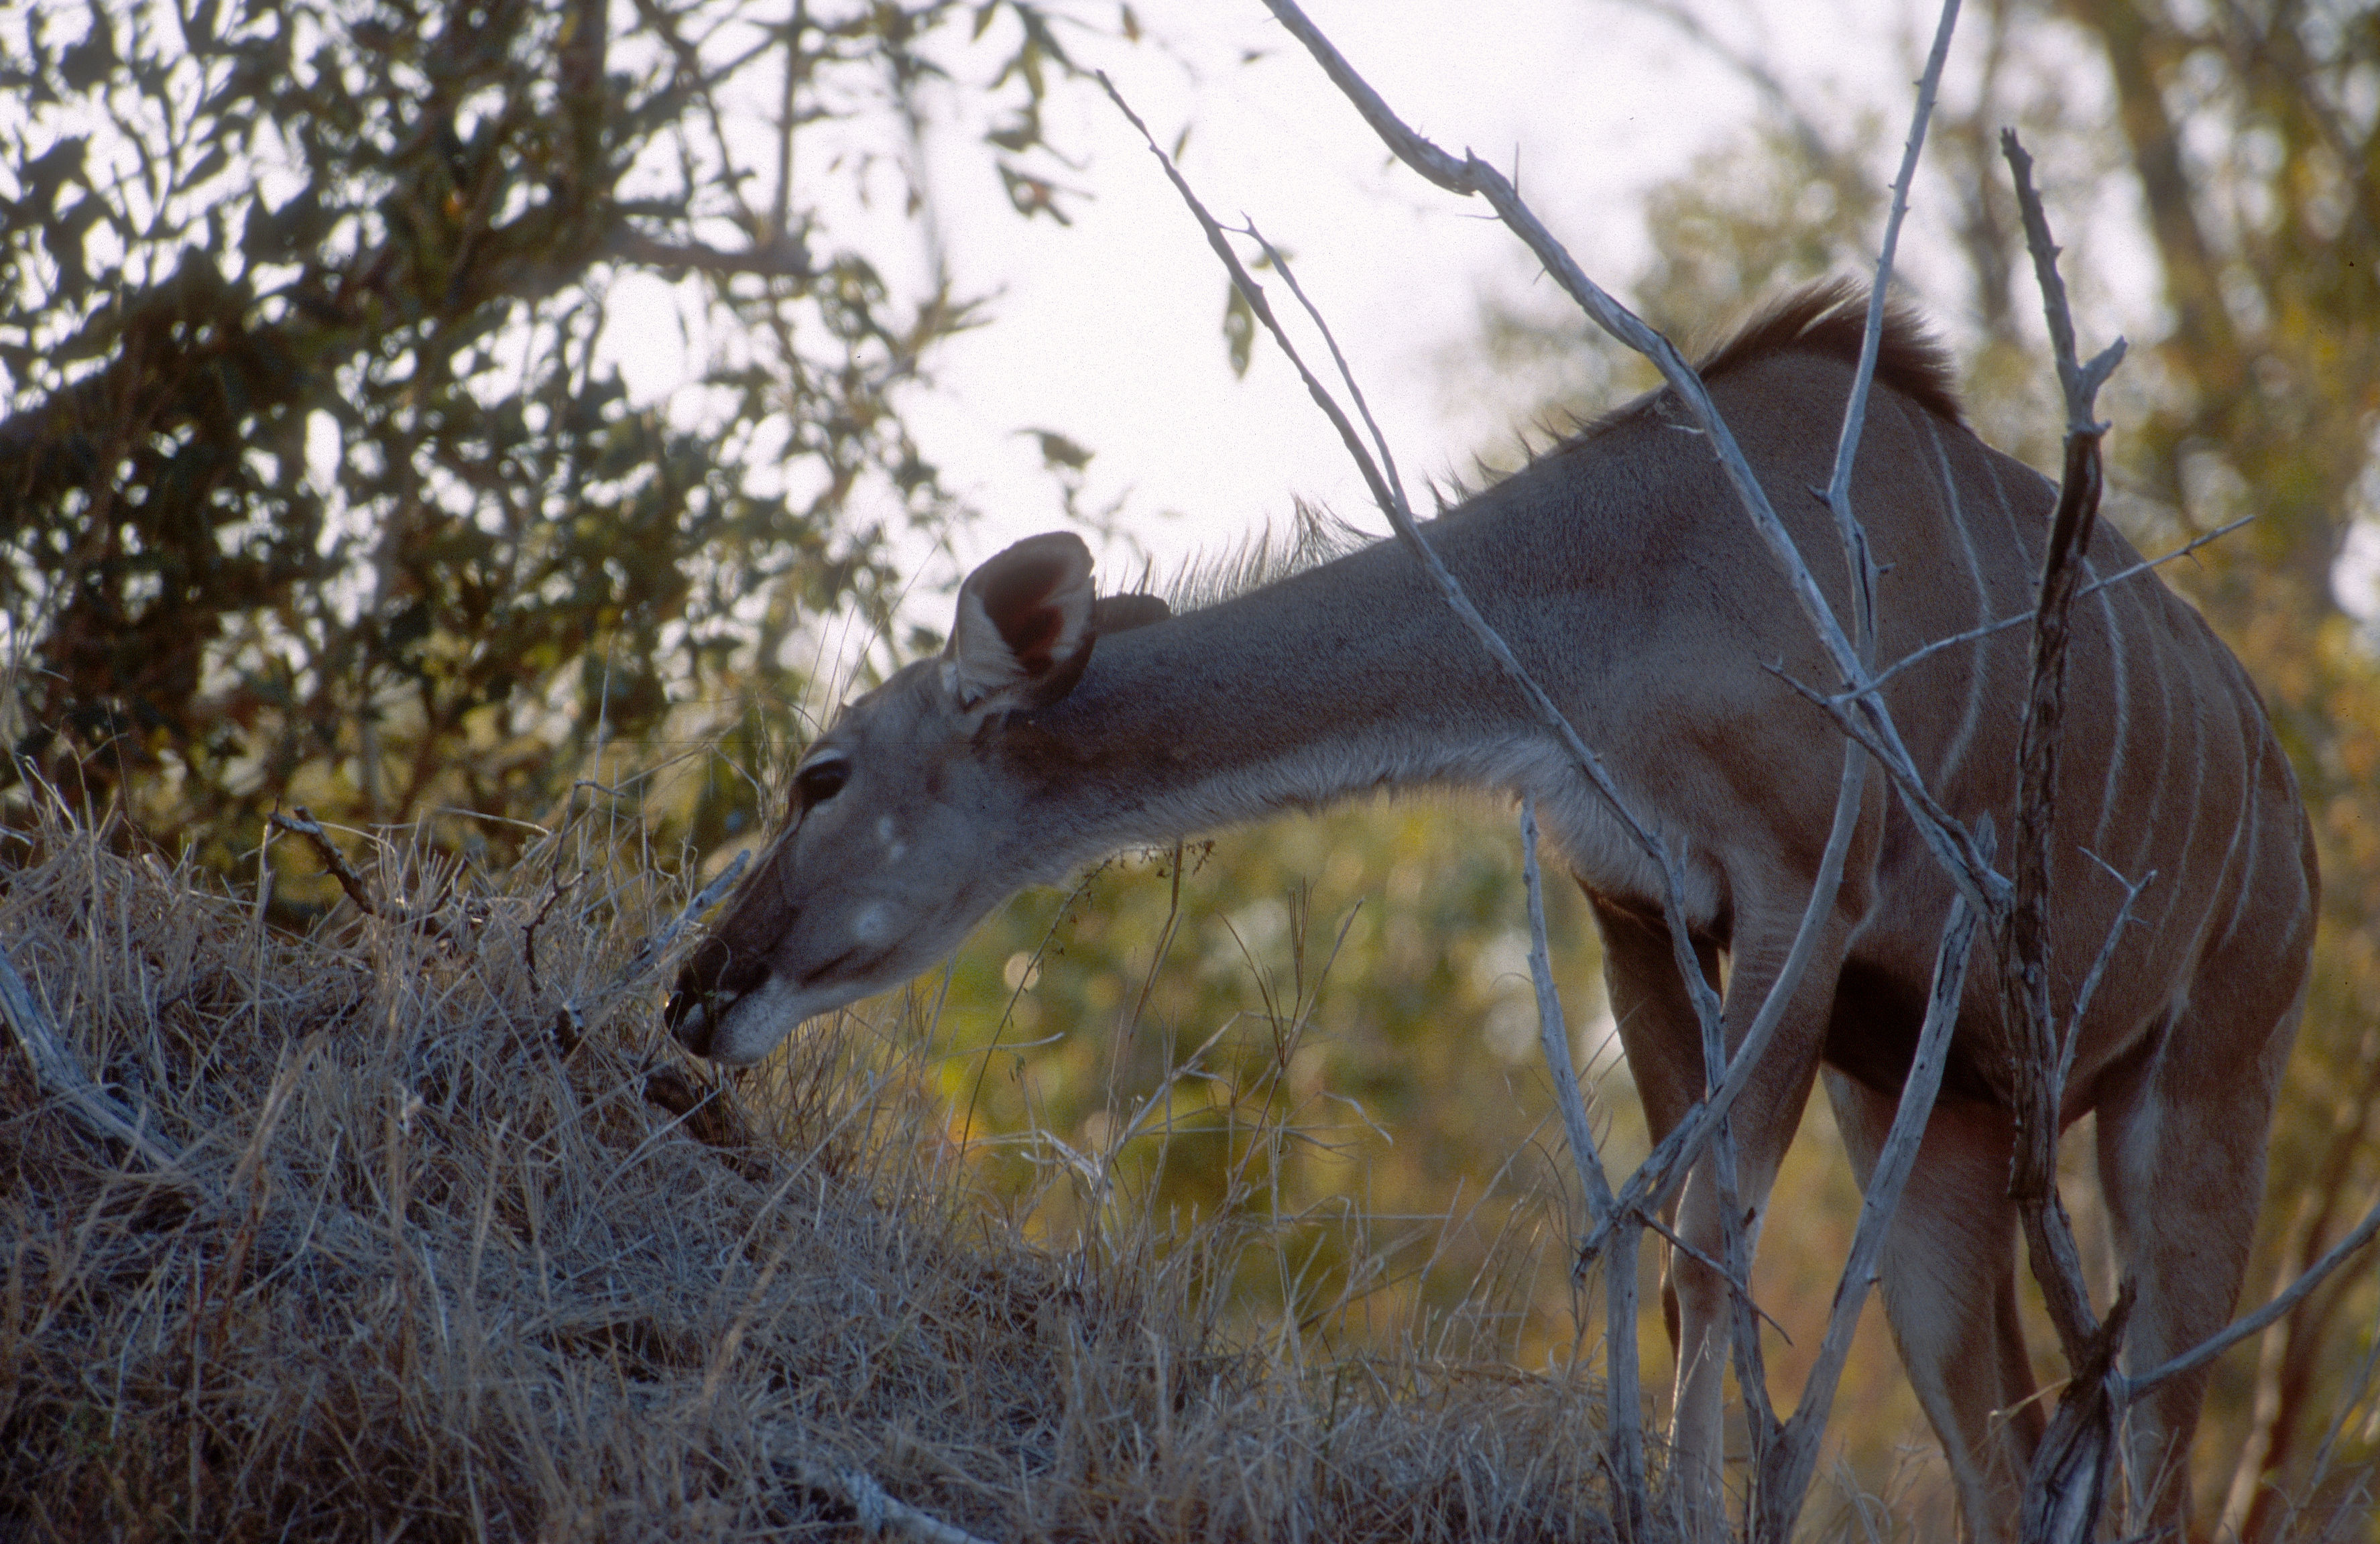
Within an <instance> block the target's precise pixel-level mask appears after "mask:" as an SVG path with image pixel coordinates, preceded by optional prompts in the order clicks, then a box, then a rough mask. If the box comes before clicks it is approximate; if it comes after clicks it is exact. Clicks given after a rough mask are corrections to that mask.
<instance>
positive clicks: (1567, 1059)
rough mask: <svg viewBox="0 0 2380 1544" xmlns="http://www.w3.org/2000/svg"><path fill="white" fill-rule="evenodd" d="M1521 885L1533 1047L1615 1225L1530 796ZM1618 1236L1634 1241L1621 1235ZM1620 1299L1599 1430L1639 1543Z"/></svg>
mask: <svg viewBox="0 0 2380 1544" xmlns="http://www.w3.org/2000/svg"><path fill="white" fill-rule="evenodd" d="M1521 879H1522V882H1523V884H1524V887H1525V888H1526V890H1527V892H1528V901H1529V983H1530V985H1531V986H1533V987H1535V988H1536V994H1537V1044H1538V1048H1539V1049H1540V1050H1542V1051H1543V1052H1545V1058H1546V1071H1547V1073H1548V1075H1549V1076H1551V1077H1552V1078H1553V1082H1554V1102H1555V1103H1556V1104H1557V1105H1559V1106H1560V1109H1561V1118H1562V1132H1563V1135H1564V1136H1566V1137H1569V1139H1570V1153H1571V1161H1572V1162H1573V1163H1575V1164H1577V1165H1578V1178H1579V1184H1580V1185H1581V1187H1582V1188H1584V1189H1585V1192H1586V1206H1587V1214H1588V1215H1589V1216H1591V1217H1593V1218H1594V1219H1595V1221H1596V1222H1597V1223H1602V1222H1607V1221H1608V1220H1610V1219H1612V1218H1613V1217H1614V1215H1615V1213H1616V1211H1617V1209H1618V1203H1617V1201H1616V1200H1615V1198H1613V1196H1612V1194H1611V1181H1610V1180H1609V1178H1608V1177H1606V1176H1605V1174H1604V1172H1603V1159H1602V1156H1601V1154H1599V1153H1598V1152H1597V1150H1596V1146H1595V1131H1594V1128H1593V1126H1592V1125H1589V1124H1588V1121H1587V1114H1586V1099H1585V1095H1584V1094H1583V1093H1581V1091H1580V1089H1579V1085H1578V1071H1577V1068H1576V1067H1575V1066H1573V1064H1572V1062H1571V1044H1570V1029H1569V1027H1568V1026H1567V1025H1566V1023H1565V1022H1564V1020H1563V1016H1562V1005H1561V993H1560V991H1557V990H1556V989H1555V987H1554V972H1553V960H1552V955H1551V950H1550V946H1549V945H1548V942H1547V941H1546V899H1545V887H1544V884H1543V883H1542V881H1540V879H1539V876H1538V872H1537V800H1536V795H1534V794H1523V795H1522V796H1521ZM1621 1232H1622V1233H1623V1234H1626V1236H1628V1237H1630V1238H1631V1239H1633V1237H1634V1236H1635V1235H1634V1234H1633V1232H1632V1231H1630V1230H1627V1229H1624V1228H1623V1229H1622V1230H1621ZM1583 1270H1585V1256H1581V1257H1580V1259H1579V1262H1578V1265H1577V1267H1576V1268H1575V1269H1574V1270H1573V1277H1572V1279H1573V1281H1575V1280H1576V1279H1577V1275H1578V1273H1579V1272H1580V1271H1583ZM1629 1274H1630V1282H1631V1284H1632V1285H1633V1281H1634V1274H1635V1272H1634V1265H1633V1260H1632V1261H1631V1262H1630V1266H1629ZM1622 1298H1623V1295H1622V1294H1621V1292H1620V1291H1619V1290H1617V1283H1614V1286H1613V1289H1612V1290H1610V1291H1609V1292H1608V1293H1607V1294H1606V1297H1605V1308H1606V1315H1605V1319H1606V1322H1605V1330H1604V1333H1605V1339H1606V1341H1607V1343H1608V1344H1609V1347H1610V1350H1609V1352H1608V1353H1607V1355H1606V1356H1605V1357H1604V1408H1605V1412H1606V1418H1605V1421H1604V1429H1605V1431H1606V1432H1607V1433H1608V1434H1609V1439H1610V1446H1609V1462H1610V1464H1611V1469H1612V1476H1611V1482H1612V1493H1613V1494H1615V1495H1617V1496H1620V1497H1622V1498H1624V1499H1625V1501H1626V1503H1627V1505H1626V1506H1625V1508H1623V1512H1622V1515H1621V1527H1622V1530H1623V1533H1624V1535H1625V1537H1627V1538H1642V1537H1643V1526H1642V1519H1641V1518H1640V1517H1637V1516H1635V1515H1634V1512H1635V1509H1636V1503H1637V1501H1638V1498H1640V1497H1642V1496H1643V1495H1644V1494H1645V1425H1644V1420H1643V1418H1642V1416H1641V1415H1640V1413H1639V1412H1640V1408H1641V1404H1642V1401H1641V1397H1640V1395H1639V1392H1638V1389H1637V1373H1636V1358H1635V1356H1634V1355H1633V1352H1634V1349H1635V1344H1636V1323H1635V1317H1636V1314H1635V1300H1634V1299H1635V1295H1634V1294H1633V1292H1631V1293H1629V1294H1626V1295H1625V1300H1626V1302H1627V1309H1628V1312H1627V1318H1626V1319H1624V1320H1623V1319H1621V1316H1620V1305H1621V1301H1622ZM1623 1343H1625V1344H1626V1345H1627V1347H1628V1348H1629V1351H1630V1353H1631V1355H1629V1356H1624V1357H1623V1356H1621V1355H1620V1354H1619V1349H1618V1348H1619V1347H1620V1346H1621V1344H1623Z"/></svg>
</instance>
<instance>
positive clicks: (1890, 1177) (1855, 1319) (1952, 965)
mask: <svg viewBox="0 0 2380 1544" xmlns="http://www.w3.org/2000/svg"><path fill="white" fill-rule="evenodd" d="M1977 837H1978V841H1979V843H1980V845H1982V847H1983V850H1984V852H1985V856H1986V857H1989V856H1990V852H1991V838H1992V833H1991V830H1990V828H1989V826H1988V824H1986V825H1985V827H1984V828H1983V829H1982V830H1980V831H1979V832H1978V833H1977ZM1979 921H1980V918H1977V917H1976V916H1975V914H1974V912H1973V910H1972V909H1971V908H1970V907H1969V906H1968V905H1967V903H1966V900H1965V898H1964V897H1960V898H1958V899H1956V900H1953V901H1952V902H1951V905H1950V921H1949V926H1947V927H1945V928H1944V929H1943V930H1942V943H1941V947H1940V948H1939V949H1938V950H1937V952H1936V954H1935V956H1934V986H1933V990H1932V991H1931V992H1930V993H1929V994H1928V995H1927V998H1926V1002H1925V1027H1923V1028H1922V1029H1921V1030H1920V1031H1919V1032H1918V1037H1917V1052H1916V1055H1915V1057H1914V1058H1913V1060H1912V1061H1911V1062H1910V1064H1909V1076H1908V1077H1907V1078H1906V1079H1905V1080H1904V1081H1903V1082H1902V1084H1901V1086H1900V1108H1899V1109H1898V1110H1896V1111H1895V1112H1893V1117H1892V1127H1891V1130H1890V1132H1889V1133H1888V1135H1887V1136H1886V1137H1885V1140H1884V1147H1883V1149H1881V1150H1880V1151H1879V1152H1878V1153H1877V1155H1876V1169H1875V1172H1874V1173H1871V1174H1870V1175H1869V1176H1868V1182H1867V1187H1866V1194H1865V1195H1864V1197H1863V1198H1862V1199H1861V1202H1860V1217H1859V1225H1858V1227H1857V1228H1856V1229H1855V1230H1854V1231H1853V1233H1852V1247H1851V1255H1850V1258H1848V1259H1846V1260H1845V1261H1844V1263H1843V1273H1842V1278H1841V1280H1840V1282H1838V1283H1836V1286H1835V1302H1834V1307H1833V1310H1832V1311H1831V1313H1830V1314H1829V1315H1828V1320H1827V1333H1826V1338H1825V1339H1824V1340H1822V1341H1820V1342H1819V1343H1818V1359H1817V1362H1816V1364H1815V1366H1814V1367H1812V1368H1811V1369H1810V1376H1809V1378H1808V1380H1806V1381H1805V1382H1804V1383H1803V1385H1802V1397H1801V1400H1800V1402H1799V1403H1798V1404H1795V1405H1794V1407H1793V1416H1792V1418H1791V1420H1789V1421H1787V1422H1786V1423H1785V1426H1784V1428H1783V1429H1782V1430H1781V1431H1779V1433H1778V1434H1777V1438H1776V1441H1774V1442H1773V1443H1772V1444H1771V1445H1770V1446H1769V1449H1768V1451H1767V1453H1766V1454H1765V1455H1764V1459H1763V1462H1762V1463H1761V1464H1760V1465H1758V1466H1757V1467H1756V1468H1755V1471H1754V1479H1753V1487H1754V1489H1753V1497H1752V1524H1753V1526H1752V1537H1753V1538H1755V1539H1760V1540H1779V1541H1781V1540H1784V1539H1786V1538H1791V1535H1792V1531H1793V1524H1794V1520H1795V1519H1796V1518H1798V1517H1800V1516H1801V1514H1802V1501H1803V1497H1804V1496H1806V1495H1807V1494H1808V1492H1809V1488H1810V1479H1811V1477H1812V1476H1813V1475H1814V1474H1815V1472H1816V1470H1817V1463H1818V1444H1819V1441H1820V1440H1821V1439H1822V1438H1824V1437H1825V1435H1826V1429H1827V1418H1828V1416H1829V1415H1830V1414H1831V1413H1832V1410H1833V1407H1834V1399H1835V1391H1836V1389H1837V1387H1838V1386H1839V1385H1840V1381H1841V1379H1842V1371H1843V1365H1844V1363H1845V1361H1846V1360H1847V1359H1848V1358H1849V1357H1850V1356H1851V1349H1852V1333H1853V1331H1856V1330H1857V1329H1858V1328H1859V1318H1860V1310H1861V1309H1862V1308H1863V1307H1865V1306H1866V1303H1867V1294H1868V1288H1869V1287H1870V1286H1871V1285H1872V1284H1874V1283H1875V1281H1876V1260H1877V1258H1878V1257H1880V1256H1881V1255H1882V1254H1883V1252H1884V1241H1885V1235H1886V1234H1887V1233H1888V1231H1889V1230H1890V1228H1891V1226H1892V1215H1893V1212H1894V1211H1895V1210H1898V1209H1899V1207H1900V1192H1901V1189H1902V1187H1903V1186H1904V1185H1906V1184H1907V1183H1908V1179H1909V1172H1910V1170H1911V1169H1912V1168H1913V1166H1914V1165H1915V1163H1916V1161H1917V1149H1918V1146H1919V1144H1920V1143H1922V1142H1923V1141H1924V1140H1925V1124H1926V1122H1927V1121H1928V1120H1929V1119H1931V1118H1932V1116H1933V1113H1934V1100H1935V1096H1936V1095H1937V1094H1938V1093H1939V1092H1940V1091H1941V1087H1942V1071H1943V1068H1944V1066H1945V1065H1946V1064H1948V1062H1949V1050H1950V1034H1951V1031H1952V1030H1953V1029H1955V1028H1956V1027H1958V1022H1959V1003H1960V998H1961V994H1962V993H1963V992H1964V991H1965V990H1966V984H1967V955H1968V953H1969V950H1970V948H1971V947H1972V945H1973V942H1974V937H1975V930H1976V927H1977V925H1978V923H1979Z"/></svg>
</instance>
